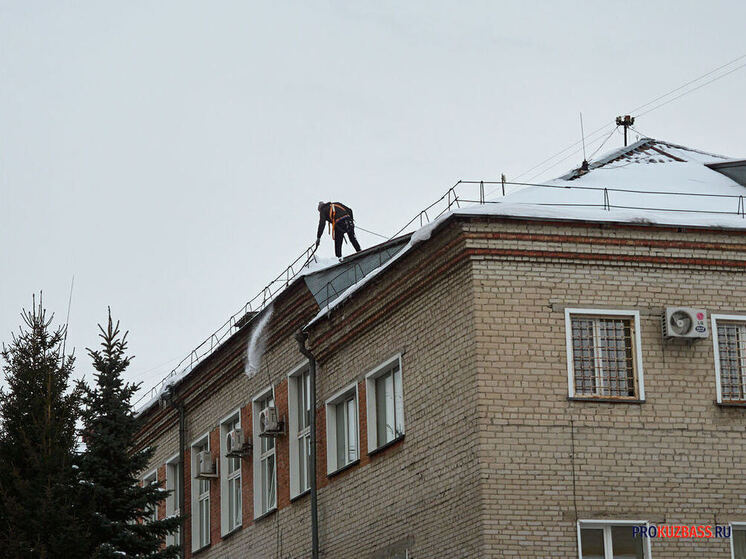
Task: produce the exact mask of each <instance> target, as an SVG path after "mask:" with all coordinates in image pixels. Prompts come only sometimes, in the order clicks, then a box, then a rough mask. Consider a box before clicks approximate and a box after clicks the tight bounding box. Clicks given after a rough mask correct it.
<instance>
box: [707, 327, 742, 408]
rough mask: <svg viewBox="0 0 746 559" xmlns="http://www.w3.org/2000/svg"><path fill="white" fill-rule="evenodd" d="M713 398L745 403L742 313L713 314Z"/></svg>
mask: <svg viewBox="0 0 746 559" xmlns="http://www.w3.org/2000/svg"><path fill="white" fill-rule="evenodd" d="M711 319H712V340H713V342H712V343H713V345H714V354H715V380H716V383H717V401H718V402H719V403H721V402H738V403H745V402H746V316H741V315H725V314H713V315H712V317H711Z"/></svg>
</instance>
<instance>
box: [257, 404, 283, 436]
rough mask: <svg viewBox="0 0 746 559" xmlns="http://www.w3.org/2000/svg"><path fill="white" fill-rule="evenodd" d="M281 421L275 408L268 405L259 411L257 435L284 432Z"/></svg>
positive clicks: (272, 434) (273, 434) (271, 434)
mask: <svg viewBox="0 0 746 559" xmlns="http://www.w3.org/2000/svg"><path fill="white" fill-rule="evenodd" d="M284 427H285V426H284V425H283V422H282V421H280V420H279V419H278V418H277V408H275V407H273V406H270V407H268V408H264V409H263V410H262V411H261V412H260V413H259V436H260V437H276V436H277V435H281V434H282V433H283V432H284Z"/></svg>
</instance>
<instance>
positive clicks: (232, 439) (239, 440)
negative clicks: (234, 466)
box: [225, 429, 243, 456]
mask: <svg viewBox="0 0 746 559" xmlns="http://www.w3.org/2000/svg"><path fill="white" fill-rule="evenodd" d="M225 450H226V451H227V454H228V456H234V455H235V454H237V453H239V452H241V451H242V450H243V431H242V430H241V429H233V430H232V431H229V432H228V434H227V435H226V436H225Z"/></svg>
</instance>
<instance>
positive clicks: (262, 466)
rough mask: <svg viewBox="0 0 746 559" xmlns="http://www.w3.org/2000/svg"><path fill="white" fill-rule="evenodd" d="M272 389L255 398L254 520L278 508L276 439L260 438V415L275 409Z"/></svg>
mask: <svg viewBox="0 0 746 559" xmlns="http://www.w3.org/2000/svg"><path fill="white" fill-rule="evenodd" d="M274 405H275V398H274V391H273V389H272V388H270V389H269V390H267V391H266V392H264V393H263V394H262V395H260V396H258V397H256V398H254V402H253V420H254V421H253V422H254V452H253V453H252V454H253V457H254V518H259V517H260V516H263V515H265V514H267V513H268V512H270V511H272V510H274V509H275V508H276V507H277V471H276V462H275V439H274V437H260V436H259V414H260V413H261V411H262V410H263V409H266V408H268V407H270V406H272V407H274Z"/></svg>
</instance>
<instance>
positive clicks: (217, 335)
mask: <svg viewBox="0 0 746 559" xmlns="http://www.w3.org/2000/svg"><path fill="white" fill-rule="evenodd" d="M490 185H495V186H496V188H495V189H494V190H493V191H492V192H490V193H488V194H485V186H490ZM474 186H478V191H477V192H476V193H475V194H476V196H475V197H474V198H470V197H464V196H463V194H464V192H463V191H464V190H465V189H466V188H469V189H472V190H473V187H474ZM506 186H511V187H518V188H514V189H512V192H508V190H510V189H506ZM525 187H539V188H548V189H564V190H587V191H596V192H599V193H600V196H599V203H598V204H578V203H559V202H545V203H542V202H537V203H535V205H538V206H553V207H584V208H601V209H603V210H606V211H611V210H612V209H623V210H648V211H659V212H682V213H703V214H721V215H722V214H725V215H739V216H741V217H742V218H744V219H746V202H745V201H744V196H743V195H738V194H711V193H706V192H669V191H660V190H632V189H627V188H609V187H602V186H580V185H558V184H536V183H527V182H508V181H505V180H500V181H486V180H479V181H476V180H459V181H458V182H456V183H455V184H454V185H453V186H451V187H450V188H449V189H448V190H446V192H445V193H444V194H443V195H442V196H441V197H440V198H438V199H437V200H435V201H434V202H433V203H431V204H430V205H429V206H427V207H426V208H425V209H423V210H421V211H420V212H418V213H417V214H416V215H415V216H414V217H413V218H412V219H410V220H409V221H408V222H407V223H406V224H405V225H404V227H402V228H401V229H399V230H398V231H397V232H396V233H394V234H393V235H391V237H389V240H391V239H393V238H394V237H397V236H399V235H401V234H402V233H404V232H406V231H407V229H408V228H410V227H411V226H412V225H414V224H417V223H419V227H422V226H424V225H425V224H427V223H429V222H430V221H431V217H430V216H431V214H432V215H433V217H432V220H436V219H438V218H439V217H440V216H441V215H443V214H445V213H447V212H449V211H451V210H452V209H453V208H454V206H455V207H456V208H461V207H462V204H464V205H467V204H470V205H483V204H500V203H502V200H501V199H502V198H504V197H505V196H507V195H508V194H512V193H514V192H516V191H517V190H520V189H522V188H525ZM498 190H499V191H500V193H501V194H500V196H499V197H498V199H488V198H490V197H491V196H492V195H493V194H494V193H495V192H497V191H498ZM615 192H621V193H634V194H650V195H658V196H676V197H680V196H690V197H705V198H722V199H731V200H734V201H735V202H736V206H737V207H736V209H735V211H734V210H726V209H723V210H722V211H720V210H693V209H684V208H671V207H645V206H624V205H618V204H614V203H612V196H611V194H610V193H615ZM436 212H437V213H436ZM315 251H316V249H315V243H314V244H312V245H311V246H309V247H308V248H307V249H305V250H304V251H303V252H302V253H301V254H300V255H299V256H298V257H297V258H296V259H295V260H293V262H291V263H290V265H288V266H287V267H286V268H285V269H284V270H283V271H282V272H281V273H280V274H279V275H277V277H275V279H273V280H272V281H270V282H269V283H268V284H267V285H266V286H265V287H264V288H263V289H262V290H261V291H260V292H259V293H257V294H256V295H255V296H254V297H253V298H251V299H249V301H247V302H246V304H244V305H243V306H242V307H241V308H240V309H239V310H238V311H237V312H236V313H234V314H233V315H231V316H230V317H229V318H228V320H226V321H225V322H224V323H223V324H222V325H221V326H220V327H219V328H218V329H217V330H215V332H213V333H212V334H210V336H208V337H207V338H206V339H205V340H204V341H203V342H202V343H200V344H199V345H198V346H197V347H196V348H194V349H193V350H192V351H191V352H190V353H189V354H188V355H187V356H186V357H185V358H184V359H182V360H181V361H179V363H178V364H177V365H176V366H175V367H174V368H173V369H172V370H171V372H169V373H168V374H167V375H166V376H165V377H164V378H163V379H161V380H160V381H159V382H158V384H156V385H155V386H154V387H152V388H150V389H149V390H148V391H147V392H145V393H144V394H143V395H142V396H141V397H140V398H139V399H138V400H137V401H136V402H135V403H134V404H133V407H134V408H135V409H137V408H138V406H140V405H141V404H143V402H148V401H150V400H152V399H153V398H154V397H155V396H157V395H158V393H159V391H160V390H161V388H162V387H163V386H164V385H165V384H167V383H168V382H169V381H170V380H171V379H173V378H174V377H175V376H177V375H181V374H183V373H185V372H188V371H191V370H192V369H193V368H194V367H195V366H196V365H197V364H198V363H200V362H201V361H202V360H203V359H205V357H207V356H208V355H209V354H210V353H212V352H213V351H214V350H215V348H217V347H218V346H219V345H220V344H221V343H223V341H225V340H226V339H227V338H228V337H229V336H230V335H232V334H233V333H234V331H236V330H238V328H240V327H242V326H243V325H244V324H245V323H246V322H245V321H242V322H240V323H239V321H240V320H241V318H243V317H244V316H245V315H246V314H247V313H257V312H260V311H261V310H262V309H264V308H265V307H266V306H267V305H268V304H269V303H270V302H272V301H273V300H274V298H275V296H276V295H277V294H278V293H279V292H280V291H282V290H283V289H285V287H287V286H288V285H290V283H291V282H292V281H293V280H294V279H295V278H296V277H297V276H298V274H299V273H300V272H301V271H302V270H303V268H304V267H305V266H306V265H307V264H308V263H309V262H310V261H311V259H313V258H314V253H315ZM379 256H380V255H379ZM301 262H302V264H300V263H301ZM380 264H381V262H379V266H380ZM353 269H354V270H355V271H354V274H355V283H357V282H358V281H360V279H362V278H364V277H365V276H366V275H367V274H365V273H364V271H363V269H362V268H361V267H360V266H358V265H357V264H356V265H355V266H353ZM358 269H359V270H360V275H359V276H358ZM373 269H374V270H375V268H373ZM371 271H372V270H371ZM344 273H347V269H345V270H343V271H341V272H340V273H339V274H337V275H336V276H334V277H333V278H331V279H330V280H329V281H328V282H326V284H325V285H324V286H323V287H321V288H320V289H319V290H318V291H317V292H316V293H315V294H314V295H318V294H319V293H320V292H321V291H326V300H327V302H328V301H329V298H330V296H331V294H332V292H333V293H334V295H336V296H339V293H338V292H337V290H336V288H335V287H334V285H333V282H334V280H335V279H337V278H338V277H339V276H340V275H342V274H344ZM368 273H370V272H368Z"/></svg>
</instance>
